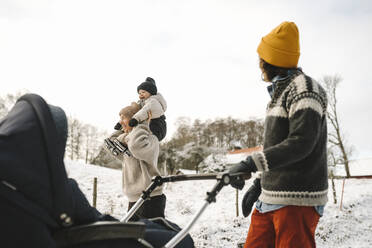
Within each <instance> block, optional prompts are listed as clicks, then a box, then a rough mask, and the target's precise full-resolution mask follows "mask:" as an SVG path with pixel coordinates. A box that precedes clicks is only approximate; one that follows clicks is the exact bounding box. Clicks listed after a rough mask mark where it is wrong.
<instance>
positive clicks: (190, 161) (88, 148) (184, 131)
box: [0, 75, 354, 177]
mask: <svg viewBox="0 0 372 248" xmlns="http://www.w3.org/2000/svg"><path fill="white" fill-rule="evenodd" d="M319 81H320V83H321V85H323V87H324V88H325V90H326V92H327V96H328V111H327V120H328V165H329V166H330V167H334V166H335V165H337V164H343V165H344V168H345V173H346V176H347V177H350V169H349V161H350V157H351V156H352V154H353V151H354V150H353V146H352V145H349V143H348V141H347V139H346V137H345V135H344V134H343V132H342V130H341V124H340V123H341V122H340V119H339V117H338V110H337V94H336V93H337V88H338V86H339V84H340V82H341V81H342V78H341V77H340V76H339V75H333V76H329V75H327V76H324V77H323V78H321V79H320V80H319ZM24 93H27V92H17V93H15V94H7V95H5V96H0V119H1V118H2V117H4V116H5V115H6V114H7V113H8V112H9V110H10V109H11V108H12V106H13V105H14V103H15V102H16V101H17V99H18V98H19V97H20V96H21V95H23V94H24ZM68 124H69V125H68V140H67V144H66V154H65V156H66V157H67V158H69V159H71V160H84V161H85V162H86V163H92V164H97V165H102V166H107V167H112V168H120V167H121V163H120V162H119V161H118V160H115V159H113V158H112V157H111V156H110V155H108V154H107V153H106V152H105V150H104V149H102V145H103V139H104V138H106V137H107V136H108V133H107V132H105V131H101V130H99V129H98V128H97V127H95V126H94V125H91V124H86V123H83V122H82V121H80V120H78V119H77V118H75V117H72V116H68ZM176 127H177V129H176V132H175V133H174V134H173V136H172V137H171V138H170V139H168V141H166V142H164V141H163V142H162V143H161V146H160V155H159V169H161V170H163V171H167V173H171V174H173V173H174V172H175V171H176V170H177V169H179V168H184V169H192V170H195V171H196V172H199V171H205V167H206V166H207V163H203V161H204V160H205V158H207V157H208V156H209V155H211V154H212V155H216V156H217V155H218V154H222V153H225V152H226V151H227V150H230V149H232V148H234V147H235V146H240V147H243V148H245V147H255V146H258V145H262V143H263V132H264V125H263V120H260V119H254V118H253V119H250V120H239V119H234V118H231V117H227V118H216V119H214V120H205V121H202V120H200V119H196V120H193V121H191V119H190V118H187V117H180V118H178V119H177V121H176ZM212 159H213V156H212ZM331 174H332V172H331Z"/></svg>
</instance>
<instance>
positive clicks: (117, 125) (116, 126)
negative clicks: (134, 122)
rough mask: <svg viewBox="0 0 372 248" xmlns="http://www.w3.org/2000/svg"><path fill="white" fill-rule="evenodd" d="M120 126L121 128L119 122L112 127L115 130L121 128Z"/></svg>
mask: <svg viewBox="0 0 372 248" xmlns="http://www.w3.org/2000/svg"><path fill="white" fill-rule="evenodd" d="M121 128H122V126H121V124H120V122H118V123H116V125H115V127H114V129H115V130H121Z"/></svg>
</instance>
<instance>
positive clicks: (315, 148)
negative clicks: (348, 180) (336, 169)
mask: <svg viewBox="0 0 372 248" xmlns="http://www.w3.org/2000/svg"><path fill="white" fill-rule="evenodd" d="M326 108H327V97H326V93H325V91H324V89H323V88H322V87H321V86H320V85H319V84H318V83H317V82H316V81H315V80H313V79H312V78H310V77H308V76H306V75H305V74H303V73H302V72H301V71H296V73H294V74H293V75H292V76H290V77H289V78H287V79H284V80H282V81H278V82H277V83H276V89H275V91H274V94H273V96H272V99H271V101H270V102H269V104H268V106H267V112H266V119H265V133H264V147H263V151H262V152H259V153H255V154H253V155H252V158H253V160H254V162H255V164H256V166H257V169H258V171H262V172H263V173H262V177H261V187H262V193H261V195H260V198H259V199H260V201H262V202H264V203H268V204H284V205H297V206H319V205H324V204H325V203H326V202H327V192H328V175H327V120H326Z"/></svg>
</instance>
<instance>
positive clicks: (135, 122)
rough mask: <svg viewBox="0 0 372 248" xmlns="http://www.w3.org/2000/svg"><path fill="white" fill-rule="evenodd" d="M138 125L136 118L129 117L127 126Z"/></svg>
mask: <svg viewBox="0 0 372 248" xmlns="http://www.w3.org/2000/svg"><path fill="white" fill-rule="evenodd" d="M137 125H138V121H137V120H136V119H134V118H133V119H130V121H129V126H130V127H135V126H137Z"/></svg>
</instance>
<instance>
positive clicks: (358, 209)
mask: <svg viewBox="0 0 372 248" xmlns="http://www.w3.org/2000/svg"><path fill="white" fill-rule="evenodd" d="M66 168H67V170H68V172H69V176H70V177H72V178H75V179H76V180H77V182H78V183H79V185H80V187H81V189H82V191H83V192H84V193H85V194H86V196H87V198H88V200H89V201H90V202H92V190H93V178H94V177H97V179H98V199H97V209H98V210H99V211H101V212H103V213H109V214H112V215H113V216H115V217H117V218H121V217H122V216H124V214H125V212H126V209H127V204H128V201H127V199H126V197H125V196H123V194H122V192H121V171H119V170H114V169H108V168H104V167H99V166H94V165H85V164H83V163H77V162H74V161H68V160H66ZM182 171H183V172H184V173H185V174H193V173H194V172H193V171H187V170H182ZM215 183H216V181H214V180H205V181H188V182H175V183H169V184H167V187H165V190H164V193H165V194H166V196H167V206H166V217H167V219H169V220H171V221H173V222H175V223H177V224H178V225H180V226H181V227H184V226H186V225H187V223H188V222H189V221H191V219H192V217H193V216H194V214H195V213H196V212H197V211H198V210H199V209H200V208H201V206H202V205H203V203H204V199H205V197H206V196H207V195H206V193H207V191H210V190H211V189H212V188H213V186H214V184H215ZM251 183H252V180H248V181H246V185H245V187H244V189H243V190H242V191H239V193H238V195H239V212H240V216H239V217H236V208H235V195H236V190H235V189H233V188H232V187H230V186H227V187H224V188H223V189H222V190H221V192H220V193H219V195H217V201H216V203H212V204H210V205H209V206H208V207H207V208H206V210H205V212H204V213H203V214H202V216H201V217H200V219H199V220H198V221H197V222H196V224H195V226H194V227H193V229H192V230H191V232H190V234H191V236H192V237H193V239H194V241H195V245H196V247H198V248H204V247H214V248H235V247H237V244H238V243H244V241H245V238H246V235H247V232H248V228H249V224H250V217H249V218H244V217H242V216H241V209H240V201H241V199H242V197H243V195H244V193H245V191H246V190H247V189H248V188H249V187H250V185H251ZM335 184H336V191H337V201H338V202H337V204H334V203H333V195H332V191H331V187H330V189H329V195H328V196H329V202H328V204H327V205H326V208H325V212H324V216H323V217H322V218H320V221H319V224H318V227H317V230H316V242H317V247H321V248H322V247H324V248H349V247H358V248H367V247H372V235H371V233H372V231H371V230H372V208H371V206H372V180H370V179H347V180H345V185H344V195H343V207H342V210H340V199H341V191H342V184H343V180H335ZM329 185H331V182H329Z"/></svg>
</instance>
